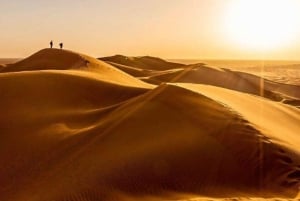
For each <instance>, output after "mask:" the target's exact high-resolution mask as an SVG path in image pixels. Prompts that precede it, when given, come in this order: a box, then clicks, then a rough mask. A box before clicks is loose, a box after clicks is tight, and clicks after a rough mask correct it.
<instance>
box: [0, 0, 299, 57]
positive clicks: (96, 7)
mask: <svg viewBox="0 0 300 201" xmlns="http://www.w3.org/2000/svg"><path fill="white" fill-rule="evenodd" d="M237 1H245V0H51V1H50V0H47V1H46V0H26V1H23V0H9V1H7V0H0V5H1V6H0V13H1V17H0V29H1V32H0V33H1V35H0V36H1V37H0V57H1V58H21V57H26V56H29V55H30V54H33V53H34V52H36V51H38V50H40V49H42V48H46V47H48V46H49V42H50V40H53V41H54V44H55V46H56V47H57V46H58V44H59V43H60V42H63V43H64V47H65V48H66V49H71V50H74V51H77V52H81V53H85V54H88V55H91V56H94V57H101V56H109V55H115V54H123V55H128V56H141V55H150V56H157V57H162V58H167V59H261V58H264V59H278V60H300V57H299V56H300V39H298V38H296V39H291V40H290V41H289V43H286V44H281V45H282V46H280V47H274V48H272V49H259V48H257V49H253V47H247V46H246V45H243V44H241V43H240V42H239V41H238V40H236V41H235V39H232V35H235V33H237V36H236V35H235V36H234V37H237V38H238V37H239V34H240V36H241V34H243V33H242V32H241V33H240V31H241V30H240V29H239V26H240V24H242V25H243V24H245V23H246V25H247V23H250V24H251V23H252V27H251V29H252V30H253V29H254V30H255V29H256V27H255V24H254V25H253V22H246V20H242V21H241V20H240V21H236V18H238V19H239V16H238V15H237V16H233V18H234V20H235V22H237V23H235V24H234V20H233V22H231V21H230V17H232V16H231V15H230V14H229V12H234V11H232V10H231V8H234V6H235V5H237V4H238V3H236V2H237ZM246 1H251V0H246ZM261 1H263V0H261ZM273 1H274V0H273ZM275 1H276V0H275ZM285 1H289V0H285ZM269 4H270V5H267V6H270V7H272V5H271V4H272V3H269ZM245 5H246V4H245ZM279 7H280V6H279ZM294 7H295V6H294ZM238 9H239V8H238ZM241 9H242V8H241ZM288 9H289V7H287V10H286V11H283V13H278V14H279V15H283V16H284V15H285V13H288ZM296 9H298V7H296ZM299 9H300V6H299ZM265 10H266V11H265ZM265 10H264V11H263V13H262V14H261V15H265V14H266V15H267V12H268V9H265ZM298 11H299V13H300V10H297V12H298ZM241 13H244V12H243V10H242V11H241ZM255 13H256V12H255V7H254V10H253V12H252V11H251V13H249V15H252V14H253V15H255ZM240 15H242V14H240ZM242 17H245V16H242ZM294 18H297V19H296V21H297V20H298V16H296V17H294ZM241 19H243V18H241ZM245 19H246V18H245ZM247 19H252V18H247ZM287 20H288V19H287ZM298 21H300V16H299V20H298ZM239 23H240V24H239ZM267 23H268V22H267ZM228 24H234V25H235V26H236V27H234V28H231V30H230V31H231V32H234V34H232V33H231V32H230V31H228V30H227V29H228V27H230V26H229V25H228ZM284 24H286V22H282V24H278V25H277V24H275V28H277V27H278V28H279V29H280V28H281V25H282V26H283V25H284ZM297 25H298V24H295V23H294V24H291V26H292V27H297ZM299 25H300V24H299ZM266 27H268V25H266ZM258 28H259V27H258ZM283 28H284V27H283ZM269 31H270V30H269ZM272 31H273V32H274V33H275V32H276V30H272ZM230 33H231V36H230ZM299 33H300V30H299ZM268 34H271V33H268ZM271 35H273V34H271ZM294 35H295V36H296V35H297V34H296V33H294ZM274 36H276V34H275V35H274ZM251 37H253V36H250V38H251ZM279 37H281V36H279ZM289 37H290V36H289ZM299 38H300V37H299ZM252 39H253V38H252ZM255 39H256V38H254V39H253V40H255ZM243 40H244V39H243ZM274 40H275V41H278V40H277V38H276V37H274ZM246 41H251V40H247V39H246ZM258 41H259V40H258ZM256 42H257V41H256ZM273 43H274V41H273Z"/></svg>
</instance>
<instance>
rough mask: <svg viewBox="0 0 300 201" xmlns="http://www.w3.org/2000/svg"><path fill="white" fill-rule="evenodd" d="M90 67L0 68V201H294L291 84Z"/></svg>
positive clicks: (146, 62)
mask: <svg viewBox="0 0 300 201" xmlns="http://www.w3.org/2000/svg"><path fill="white" fill-rule="evenodd" d="M126 58H127V59H126ZM101 60H104V61H100V60H97V59H95V58H92V57H89V56H87V55H84V54H80V53H76V52H73V51H68V50H58V49H44V50H41V51H39V52H37V53H35V54H33V55H32V56H29V57H28V58H26V59H24V60H22V61H19V62H17V63H14V64H10V65H5V66H3V68H2V69H0V72H1V73H0V93H1V99H0V109H1V111H2V115H1V116H0V161H1V165H0V200H5V201H49V200H54V201H96V200H105V201H110V200H121V201H122V200H124V201H127V200H128V201H129V200H131V201H133V200H149V201H150V200H153V201H154V200H182V201H183V200H216V201H217V200H241V201H242V200H288V199H297V198H296V197H297V195H298V193H299V187H300V137H299V133H300V124H299V121H300V110H299V106H300V104H299V99H300V94H299V93H300V92H299V87H300V86H297V85H289V84H283V83H278V82H275V81H272V80H266V79H262V78H260V77H258V76H255V75H251V74H247V73H244V72H243V73H242V72H237V71H230V70H228V69H223V68H217V67H208V66H205V65H203V64H197V65H181V64H176V63H169V62H166V61H163V60H161V59H158V58H152V57H139V58H132V57H125V56H121V55H118V56H117V57H116V56H115V57H109V58H105V59H101ZM128 60H130V62H124V61H128ZM140 64H142V65H141V66H139V65H140ZM151 65H152V66H151ZM262 86H263V87H264V88H263V89H262V88H261V87H262Z"/></svg>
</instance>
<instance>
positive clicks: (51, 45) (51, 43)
mask: <svg viewBox="0 0 300 201" xmlns="http://www.w3.org/2000/svg"><path fill="white" fill-rule="evenodd" d="M52 47H53V41H52V40H51V41H50V48H52Z"/></svg>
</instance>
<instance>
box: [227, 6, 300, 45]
mask: <svg viewBox="0 0 300 201" xmlns="http://www.w3.org/2000/svg"><path fill="white" fill-rule="evenodd" d="M298 9H299V1H297V0H232V1H231V2H230V4H229V7H228V10H227V14H226V15H225V16H226V17H225V22H224V25H225V30H226V33H227V35H228V37H229V39H231V40H232V41H234V42H235V43H237V44H239V45H240V46H241V47H243V48H248V49H254V50H258V51H266V50H272V49H274V48H279V47H282V46H286V45H288V44H290V43H292V42H293V41H294V40H295V39H296V38H297V34H299V31H300V28H299V27H300V14H299V13H300V12H299V10H298Z"/></svg>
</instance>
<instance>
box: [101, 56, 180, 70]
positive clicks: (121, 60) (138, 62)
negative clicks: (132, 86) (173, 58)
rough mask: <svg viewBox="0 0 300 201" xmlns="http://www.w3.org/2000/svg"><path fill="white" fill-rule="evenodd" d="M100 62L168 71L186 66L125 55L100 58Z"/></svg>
mask: <svg viewBox="0 0 300 201" xmlns="http://www.w3.org/2000/svg"><path fill="white" fill-rule="evenodd" d="M99 60H102V61H107V62H114V63H118V64H122V65H126V66H131V67H138V68H142V69H149V70H166V69H173V68H179V67H182V66H184V64H180V63H174V62H168V61H165V60H163V59H160V58H157V57H150V56H143V57H127V56H123V55H115V56H111V57H102V58H99Z"/></svg>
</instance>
